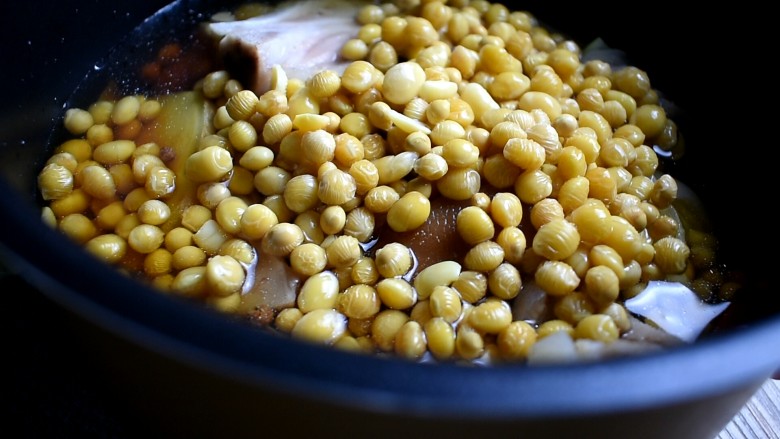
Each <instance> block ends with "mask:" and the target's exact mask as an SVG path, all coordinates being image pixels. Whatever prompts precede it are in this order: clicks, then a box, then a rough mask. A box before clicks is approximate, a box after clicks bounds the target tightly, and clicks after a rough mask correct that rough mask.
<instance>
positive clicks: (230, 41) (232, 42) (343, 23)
mask: <svg viewBox="0 0 780 439" xmlns="http://www.w3.org/2000/svg"><path fill="white" fill-rule="evenodd" d="M360 4H361V2H358V1H353V0H329V1H311V0H309V1H301V2H297V1H296V2H289V3H284V4H282V5H280V6H279V7H277V8H276V9H274V10H273V11H272V12H270V13H268V14H265V15H260V16H258V17H254V18H250V19H247V20H241V21H228V22H215V23H210V24H209V25H208V28H209V31H210V32H211V33H212V34H213V35H215V36H216V37H217V38H220V41H219V54H220V56H221V57H222V59H223V61H224V62H225V66H226V67H227V69H228V70H229V71H230V72H231V74H232V75H233V76H234V77H237V78H238V79H239V80H241V81H242V83H243V84H244V86H245V87H247V88H251V89H252V90H253V91H254V92H255V93H256V94H258V95H260V94H262V93H265V92H266V91H268V90H269V88H270V82H271V69H272V68H273V66H274V65H279V66H281V67H282V68H283V69H284V71H285V73H287V76H288V77H289V78H298V79H301V80H304V81H305V80H307V79H309V78H310V77H311V76H312V75H314V74H315V73H317V72H318V71H320V70H323V69H331V70H334V71H336V72H338V73H339V74H341V73H343V71H344V68H345V67H346V66H347V64H348V62H346V61H345V60H343V59H342V58H341V57H340V51H341V48H342V46H343V45H344V43H346V42H347V41H348V40H349V39H351V38H355V37H356V36H357V32H358V30H359V29H360V25H359V24H358V23H357V21H356V20H355V14H356V13H357V11H358V6H359V5H360Z"/></svg>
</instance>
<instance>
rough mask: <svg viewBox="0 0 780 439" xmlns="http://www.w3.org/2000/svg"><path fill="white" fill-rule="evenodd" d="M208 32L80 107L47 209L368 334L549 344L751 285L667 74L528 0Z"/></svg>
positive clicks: (304, 317)
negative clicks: (133, 83)
mask: <svg viewBox="0 0 780 439" xmlns="http://www.w3.org/2000/svg"><path fill="white" fill-rule="evenodd" d="M201 31H202V33H201V34H199V36H200V37H203V38H204V39H205V41H206V42H207V43H210V44H206V45H205V46H204V45H200V46H198V49H197V50H196V49H195V48H187V47H182V46H180V45H178V44H177V43H169V44H167V45H165V46H163V47H162V49H160V56H159V57H158V59H156V60H153V61H151V62H150V63H148V64H146V65H145V66H144V67H143V68H142V72H141V74H142V77H143V78H145V79H146V80H147V81H148V82H149V87H148V89H149V90H154V91H155V93H149V94H146V95H145V94H141V93H138V92H128V91H122V90H121V87H119V86H116V85H115V86H112V87H109V88H107V89H106V91H105V93H104V94H103V96H101V97H100V98H98V100H96V101H95V102H94V103H93V104H92V105H90V106H89V107H88V108H69V109H68V110H67V111H66V112H65V117H64V122H63V123H64V128H65V129H66V131H67V132H68V133H69V134H70V135H71V137H72V138H70V139H69V140H66V141H64V142H62V143H60V144H59V145H58V146H57V147H56V150H55V152H54V154H53V155H52V156H51V157H50V158H49V160H48V161H47V163H46V164H45V166H44V167H43V169H42V170H41V172H40V174H39V177H38V183H39V187H40V192H41V195H42V197H43V199H44V200H45V201H46V206H45V207H44V208H43V218H44V220H45V221H46V222H47V223H49V224H51V225H52V227H56V228H58V229H59V230H61V231H62V232H63V233H65V234H66V235H68V236H69V237H71V238H72V239H74V240H75V241H77V242H79V243H81V244H83V245H84V247H85V248H86V249H87V250H88V251H90V252H91V253H92V254H94V255H95V256H96V257H98V258H99V259H102V260H103V261H105V262H107V263H110V264H114V265H116V266H117V267H119V268H120V269H122V270H124V271H126V272H128V273H130V274H132V275H137V276H138V277H139V278H141V279H145V280H148V281H149V282H150V283H151V285H153V286H155V287H156V288H158V289H160V290H161V291H165V292H168V293H170V294H174V295H179V296H184V297H188V298H192V299H194V300H200V301H203V302H205V303H207V304H209V305H211V306H213V307H214V308H216V309H218V310H221V311H224V312H226V313H231V314H234V315H238V316H243V317H246V318H248V319H249V320H250V321H252V322H254V323H256V324H257V325H259V326H262V327H264V328H265V327H267V328H273V329H275V330H276V331H277V332H281V333H289V334H291V335H292V337H295V338H299V339H303V340H308V341H311V342H317V343H323V344H327V345H333V346H335V347H337V348H341V349H347V350H352V351H356V352H364V353H379V354H394V355H398V356H401V357H405V358H409V359H413V360H419V361H427V360H435V361H460V362H465V363H489V362H496V361H528V362H529V363H532V364H538V363H544V362H551V361H553V362H554V361H570V360H575V359H591V358H604V357H607V356H611V355H621V354H632V353H637V352H647V351H648V350H652V349H659V348H662V347H664V346H669V345H675V344H678V343H682V342H684V341H691V340H692V339H694V338H696V336H698V334H699V333H700V332H701V331H702V330H704V328H705V327H706V325H707V324H708V322H709V321H710V319H711V318H713V317H714V316H715V315H717V314H718V313H719V312H720V311H722V309H723V307H724V306H725V305H724V304H721V305H720V306H718V307H716V308H713V307H712V306H711V305H709V303H721V302H725V301H727V300H729V299H730V298H731V297H732V295H733V293H734V291H735V290H736V289H738V287H739V285H738V284H737V283H735V282H732V281H731V280H730V278H729V277H728V273H727V272H725V271H724V270H723V268H722V267H721V266H720V265H719V264H718V261H717V259H716V254H715V251H716V240H715V238H714V237H713V236H712V235H710V234H708V233H707V232H706V231H704V229H703V228H702V226H701V222H700V221H698V220H697V218H696V216H697V213H696V212H694V213H691V212H688V211H687V209H686V208H685V206H686V205H685V204H681V203H680V202H679V201H678V200H677V198H678V191H681V190H683V189H684V186H682V185H681V183H679V182H678V181H676V180H675V178H674V177H673V176H671V175H668V174H665V173H664V171H663V160H664V157H671V158H674V156H675V155H676V154H678V153H679V150H680V148H679V145H678V143H679V142H680V140H679V139H678V134H677V127H676V125H675V123H674V122H673V121H672V119H671V118H670V117H667V112H666V109H665V104H664V102H663V101H662V99H661V97H660V96H659V93H658V92H656V91H655V90H654V89H653V88H652V87H651V83H650V79H649V78H648V75H647V74H646V73H645V72H644V71H642V70H640V69H639V68H637V67H633V66H621V65H617V64H609V63H607V62H605V61H603V60H599V59H586V58H585V56H586V54H584V53H583V51H582V49H581V48H580V46H579V45H578V44H577V43H575V42H573V41H570V40H567V39H565V38H564V37H563V36H561V35H559V34H557V33H553V32H551V31H549V30H547V29H546V28H544V27H543V26H541V25H540V24H538V23H537V22H536V20H535V19H534V17H533V16H532V15H531V14H530V13H527V12H517V11H510V10H509V9H508V8H507V7H506V6H503V5H501V4H498V3H493V4H491V3H488V2H484V1H471V2H469V1H452V2H449V3H446V4H445V3H443V2H439V1H428V2H414V1H412V2H408V1H404V2H394V3H384V4H373V3H372V4H366V3H363V4H360V5H356V4H355V3H342V2H324V3H323V2H295V3H292V4H283V5H281V6H279V7H276V8H272V7H269V6H264V5H256V4H248V5H244V6H242V7H240V8H238V9H236V10H235V11H233V12H231V13H222V14H217V15H216V16H214V18H213V19H212V20H211V21H210V22H209V23H204V26H203V29H201ZM199 41H204V40H199ZM204 47H206V48H207V49H209V51H208V52H207V51H206V50H204V49H203V48H204ZM205 53H209V54H210V55H209V56H213V57H214V58H213V59H212V58H208V59H209V61H208V62H205V61H204V57H205V56H206V55H204V54H205ZM204 66H209V67H213V68H211V69H210V71H208V72H207V71H204V70H205V68H204ZM188 78H189V79H197V82H196V83H195V85H194V86H193V87H192V89H191V90H181V89H180V87H179V86H180V85H181V84H186V82H187V79H188ZM667 107H668V106H667ZM648 285H652V286H653V288H647V286H648ZM654 291H662V292H664V293H663V294H658V295H655V296H656V297H655V298H657V299H663V298H664V297H667V296H665V295H664V294H671V295H672V296H675V297H681V296H685V297H687V299H689V301H690V299H691V298H693V299H694V300H693V303H694V305H695V306H696V307H697V308H701V309H703V310H704V312H703V315H705V316H706V318H703V319H701V320H700V321H699V322H693V321H692V320H684V321H683V325H682V327H683V329H684V331H682V332H680V331H676V330H674V329H673V328H672V327H671V326H668V325H664V322H663V321H662V320H664V319H665V318H670V316H672V315H674V314H675V313H676V314H678V315H680V316H681V317H680V318H685V315H687V314H689V312H690V311H691V309H689V308H688V307H685V308H682V309H681V308H679V307H676V308H675V307H671V308H669V307H666V306H665V304H666V303H669V301H667V300H658V301H656V302H655V303H654V300H653V299H654V293H653V292H654ZM678 303H687V302H685V301H680V302H678ZM632 304H635V305H636V306H632ZM646 310H649V311H648V312H645V311H646ZM642 316H644V317H642Z"/></svg>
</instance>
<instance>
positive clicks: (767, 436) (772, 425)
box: [715, 380, 780, 439]
mask: <svg viewBox="0 0 780 439" xmlns="http://www.w3.org/2000/svg"><path fill="white" fill-rule="evenodd" d="M777 438H780V381H775V380H769V381H767V382H766V383H765V384H764V385H763V386H762V387H761V388H760V389H759V390H758V392H756V394H755V395H753V397H752V398H751V399H750V401H748V403H747V404H745V407H743V408H742V410H741V411H740V412H739V413H738V414H737V415H736V416H734V419H732V420H731V422H729V425H727V426H726V428H724V429H723V431H721V432H720V434H719V435H718V436H717V437H716V438H715V439H777Z"/></svg>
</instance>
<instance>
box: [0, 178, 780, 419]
mask: <svg viewBox="0 0 780 439" xmlns="http://www.w3.org/2000/svg"><path fill="white" fill-rule="evenodd" d="M5 186H6V183H5V182H4V181H3V180H2V179H0V194H2V195H0V199H2V200H3V201H2V203H3V204H4V205H9V204H8V203H12V204H11V205H15V206H17V208H15V209H12V210H10V211H9V212H7V213H6V214H5V215H2V216H0V218H1V219H0V231H2V235H0V236H1V237H2V241H1V242H2V245H0V249H2V251H0V254H3V256H5V261H6V263H7V264H8V265H9V266H10V267H11V268H12V269H13V270H14V271H16V272H17V273H19V274H20V275H21V276H22V277H24V278H25V279H27V280H28V281H29V282H30V283H31V284H33V286H35V287H37V288H38V289H39V290H40V291H41V292H42V293H44V294H45V295H46V296H48V297H49V298H50V299H52V300H54V301H55V302H57V303H59V304H60V305H62V306H64V307H65V308H67V309H69V310H70V311H72V312H74V313H75V314H77V315H79V316H81V317H82V318H85V319H86V320H88V321H90V322H92V323H94V324H96V325H97V326H98V327H100V328H102V329H104V330H107V331H109V332H110V333H113V334H114V335H117V336H119V337H120V338H123V339H125V340H128V341H130V342H132V343H134V344H137V345H139V346H141V347H143V348H145V349H149V350H151V351H153V352H156V353H157V354H159V355H162V356H164V357H168V358H170V359H174V360H177V361H179V362H182V363H183V364H185V365H186V366H189V367H195V368H197V369H201V370H203V371H207V372H209V373H213V374H216V375H219V376H223V377H226V378H229V379H232V380H236V381H239V382H242V383H246V384H249V385H251V386H255V387H258V388H261V389H268V390H272V391H279V392H284V393H289V394H291V395H295V396H298V397H303V398H306V399H312V400H322V401H327V402H328V403H330V404H335V405H341V406H345V407H353V408H359V409H361V410H370V411H376V412H391V413H392V412H399V413H400V412H403V413H407V414H408V413H410V412H412V413H415V414H417V415H418V416H434V417H455V416H457V417H459V418H464V417H480V418H506V417H512V418H517V417H543V416H564V415H572V414H579V415H587V414H593V413H604V412H622V411H633V410H642V409H646V408H649V407H653V406H660V405H665V404H669V403H673V402H682V401H685V400H692V399H698V398H706V397H708V396H711V395H715V394H717V393H719V392H723V391H726V390H728V389H732V388H736V387H738V386H741V385H745V384H747V383H750V382H758V381H759V380H761V381H763V380H764V379H766V378H768V377H769V376H770V375H771V374H772V372H773V371H774V370H775V369H776V368H777V366H778V365H780V350H772V349H767V348H768V347H770V346H772V343H773V342H775V341H776V340H777V338H778V337H780V316H775V317H772V318H769V319H766V320H762V321H759V322H756V323H755V324H752V325H749V326H745V327H741V328H737V329H734V330H732V331H730V332H729V333H726V334H722V335H716V336H712V337H710V338H707V339H704V340H701V341H699V342H696V343H694V344H692V345H690V346H684V347H679V348H671V349H667V350H664V351H661V352H658V353H649V354H642V355H639V356H630V357H622V358H616V359H609V360H604V361H598V362H592V363H575V364H561V365H544V366H541V365H540V366H527V365H518V364H515V365H511V364H507V365H504V364H502V365H494V366H488V367H482V366H476V367H472V366H463V365H455V364H436V365H432V364H421V363H415V362H411V361H407V360H403V359H399V358H381V357H379V356H373V355H371V356H369V355H361V354H353V353H348V352H342V351H339V350H337V349H333V348H329V347H322V346H317V345H312V344H309V343H305V342H301V341H297V340H293V339H290V338H288V337H282V336H279V335H274V334H270V333H267V332H265V331H262V330H258V329H257V328H254V327H250V326H249V324H247V323H245V322H243V321H240V322H239V321H236V320H235V319H234V318H231V317H228V316H225V315H221V314H220V313H217V312H214V311H213V310H209V309H207V308H206V307H205V306H204V305H201V304H197V303H192V302H190V301H186V300H183V299H181V298H179V297H176V296H170V295H165V294H160V293H159V292H158V291H155V290H153V289H152V288H151V287H148V286H146V285H144V284H143V283H141V282H139V281H135V280H133V279H130V278H129V277H127V276H125V275H123V274H120V273H119V272H118V271H117V270H116V269H114V268H113V267H110V266H108V265H104V264H102V263H99V262H98V261H97V260H96V259H94V258H93V257H92V256H91V255H89V254H88V253H87V252H85V251H83V250H82V249H81V248H80V247H78V246H77V245H76V244H74V243H72V242H71V241H70V240H68V239H67V238H66V237H64V236H63V235H61V234H60V233H58V232H56V231H55V230H53V229H50V228H48V227H47V226H45V225H44V224H43V223H42V222H41V221H38V220H37V219H36V218H35V215H34V209H33V208H32V206H30V203H29V201H25V200H23V199H21V196H20V195H19V194H17V193H15V191H14V190H12V189H10V187H5ZM44 255H45V257H43V256H44ZM85 272H89V273H90V274H93V276H91V277H89V278H88V277H87V276H84V274H83V273H85ZM724 360H725V361H724Z"/></svg>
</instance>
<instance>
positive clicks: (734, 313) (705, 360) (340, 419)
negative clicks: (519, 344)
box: [0, 0, 780, 439]
mask: <svg viewBox="0 0 780 439" xmlns="http://www.w3.org/2000/svg"><path fill="white" fill-rule="evenodd" d="M653 5H654V6H653V8H647V9H646V10H639V9H636V8H635V9H632V10H628V9H622V8H614V9H613V8H610V7H609V6H610V5H606V4H599V5H598V6H595V5H593V4H588V5H576V6H561V5H559V4H555V5H551V4H550V3H549V2H533V1H531V2H527V3H523V4H520V5H515V4H510V7H513V8H518V9H526V10H529V11H532V12H533V13H534V14H535V15H536V16H537V17H538V18H540V19H541V20H542V21H543V22H546V23H549V24H550V25H551V26H553V27H555V28H557V29H560V30H562V31H565V32H566V33H567V34H568V35H570V36H571V37H572V38H573V39H575V40H577V41H579V42H580V43H581V44H583V45H584V44H586V43H587V42H589V41H591V40H593V39H594V38H595V37H599V36H600V37H602V38H603V39H604V41H605V42H606V43H607V44H608V45H609V46H611V47H615V48H619V49H622V50H624V51H625V52H626V53H628V54H629V59H630V60H631V62H632V63H633V64H635V65H637V66H639V67H641V68H643V69H645V70H647V71H648V73H649V75H650V78H651V80H652V81H653V85H654V87H655V88H657V89H659V90H662V91H664V92H665V93H666V95H667V96H668V97H669V98H670V99H671V100H673V101H674V102H675V103H676V104H677V105H678V106H679V107H680V108H682V109H683V110H684V112H683V113H682V114H681V115H680V118H679V125H680V130H681V132H683V133H684V135H685V139H686V144H687V150H686V152H685V155H684V157H683V158H682V159H680V160H678V161H676V162H675V163H674V164H673V165H669V166H670V167H671V168H673V169H672V171H673V172H674V175H677V176H678V177H679V179H680V180H681V181H683V182H685V183H686V184H687V185H689V186H691V187H692V188H693V189H694V191H695V192H697V193H698V194H699V195H700V196H701V198H702V201H703V204H704V206H705V207H706V210H707V212H708V214H709V216H710V218H711V220H712V225H713V228H714V231H715V233H716V234H717V236H719V237H720V240H721V246H720V252H721V253H722V255H723V259H724V261H726V263H727V264H729V265H730V266H731V267H732V268H733V269H734V270H735V271H737V272H740V273H742V279H743V280H744V283H745V285H746V288H745V291H744V294H743V297H742V298H741V299H740V301H738V302H735V303H734V304H733V305H732V306H731V307H730V309H729V311H728V312H727V313H726V314H725V315H724V316H723V318H721V321H722V322H721V323H722V325H721V326H722V327H723V329H722V330H719V331H717V332H715V333H714V334H713V335H711V336H709V337H707V338H705V339H703V340H701V341H700V342H698V343H696V344H694V345H692V346H686V347H681V348H675V349H670V350H668V351H665V352H662V353H655V354H648V355H643V356H640V357H632V358H621V359H614V360H608V361H603V362H598V363H591V364H576V365H557V366H539V367H527V366H522V365H500V366H495V367H489V368H482V367H464V366H456V365H451V364H440V365H431V364H415V363H410V362H406V361H402V360H397V359H392V358H391V359H388V358H377V357H368V356H357V355H352V354H349V353H345V352H340V351H336V350H333V349H325V348H320V347H318V346H312V345H308V344H303V343H299V342H297V341H293V340H288V339H285V338H281V337H277V336H272V335H269V334H266V333H262V332H258V331H257V330H256V329H253V328H250V327H248V326H247V325H245V324H243V323H241V322H236V321H233V320H231V319H229V318H227V317H225V316H222V315H218V314H215V313H213V312H211V311H209V310H207V309H204V308H202V307H200V306H198V305H196V304H193V303H190V302H185V301H182V300H179V299H177V298H175V297H170V296H166V295H162V294H159V293H158V292H155V291H152V290H150V289H149V288H147V287H145V286H143V285H141V284H140V283H137V282H135V281H133V280H131V279H130V278H128V277H126V276H124V275H122V274H120V273H119V272H117V271H116V270H114V269H112V268H109V267H106V266H104V265H101V264H99V263H97V262H96V261H95V260H94V259H92V257H91V256H89V255H88V254H86V253H85V252H83V251H82V250H81V249H80V248H79V247H78V246H76V245H75V244H73V243H72V242H70V241H69V240H67V239H66V238H64V237H63V236H62V235H60V234H59V233H57V232H55V231H53V230H51V229H49V228H47V227H45V226H44V225H43V224H42V223H41V222H40V221H39V217H40V205H39V204H38V197H37V194H36V191H35V187H34V183H35V176H36V175H37V172H38V171H39V169H40V167H41V164H42V163H43V161H44V160H45V158H46V156H47V154H49V153H50V151H51V149H50V146H49V136H50V133H51V132H52V129H53V128H54V127H55V125H56V124H57V123H58V122H57V119H58V118H60V117H61V116H62V113H63V111H64V110H63V104H64V103H65V101H66V100H68V99H69V98H70V97H71V92H72V91H73V90H74V89H76V88H77V86H78V87H79V90H78V92H77V93H76V94H75V95H73V99H75V100H74V102H79V99H81V100H82V101H81V102H89V101H90V100H91V99H94V96H96V95H95V94H94V93H97V91H99V88H94V89H93V88H92V86H90V85H89V84H90V82H87V83H84V84H82V83H81V80H82V78H84V76H85V75H87V74H90V75H91V77H93V78H94V77H97V78H100V77H101V75H103V74H111V72H113V71H116V69H118V68H121V67H128V68H129V67H130V66H134V65H136V63H137V62H138V60H139V59H144V58H145V57H149V56H151V55H153V54H154V51H155V50H156V49H157V47H158V46H156V45H155V44H152V43H150V41H155V40H156V39H158V38H162V37H168V36H180V35H183V34H184V32H186V30H187V29H189V26H190V25H191V24H192V23H193V22H196V21H198V20H201V19H203V18H204V17H207V16H208V15H203V14H201V12H204V13H208V12H213V11H215V10H218V6H219V5H218V2H214V1H181V2H178V3H175V4H172V5H169V6H165V8H164V9H162V10H161V12H159V13H158V14H157V15H155V16H153V17H152V18H151V19H149V20H146V21H144V19H145V18H146V17H148V16H151V15H152V14H153V13H154V12H155V11H156V10H157V9H159V8H160V7H163V6H164V2H161V1H147V2H125V3H121V4H120V3H115V2H112V3H105V2H97V1H86V0H84V1H80V0H76V1H63V2H59V3H58V4H57V6H56V8H55V7H54V6H52V5H51V4H48V3H45V2H36V1H29V2H16V3H14V4H13V6H11V5H9V4H8V3H7V2H6V3H3V4H2V6H0V10H2V12H3V13H2V16H4V17H11V18H12V19H10V20H8V22H7V23H6V24H5V25H4V26H2V27H0V32H2V44H3V51H2V54H3V58H4V59H5V60H6V62H5V63H4V67H3V68H2V69H0V74H2V81H0V84H3V88H4V97H3V99H2V102H1V103H0V104H1V105H2V112H1V113H0V148H1V150H0V169H2V171H3V172H2V178H1V179H0V205H1V206H3V207H4V208H3V213H2V214H1V215H0V237H1V238H2V241H0V254H1V255H2V256H3V262H4V263H5V264H6V265H7V266H8V267H10V269H11V270H12V271H13V272H15V273H18V274H19V275H20V276H22V277H23V278H24V279H25V280H26V281H27V282H29V283H31V284H32V285H34V286H35V287H36V288H37V289H38V290H40V291H42V292H43V293H44V294H45V295H46V296H47V297H49V298H51V299H52V300H53V301H55V302H57V303H59V304H61V305H62V306H63V307H64V308H65V309H67V310H69V311H72V312H73V313H74V314H75V315H77V316H79V317H80V318H82V320H83V321H84V322H86V323H84V324H83V325H81V326H79V329H78V331H79V332H78V334H79V335H80V336H81V337H83V340H85V341H86V343H88V344H89V346H90V350H91V353H92V355H94V358H93V360H94V361H96V362H97V364H99V365H100V367H101V369H102V370H104V371H105V372H106V375H107V376H109V377H111V378H112V381H111V385H112V386H114V390H113V392H114V393H117V394H121V395H122V398H123V399H124V400H125V401H127V409H128V411H129V413H132V414H133V416H134V422H136V423H137V425H138V426H143V428H144V431H147V432H148V431H156V432H158V433H159V434H160V435H177V436H178V435H181V436H186V437H200V436H209V437H213V436H219V437H232V436H237V437H244V436H262V435H269V434H270V435H272V436H276V435H281V434H285V435H289V436H303V435H304V434H318V435H325V436H339V437H352V436H357V437H384V436H387V437H390V436H397V435H404V436H406V437H431V436H434V435H436V436H442V437H476V436H482V435H488V434H490V435H495V436H496V437H529V438H530V437H577V438H581V437H598V438H612V437H614V438H626V437H631V438H685V439H692V438H702V439H709V438H711V437H713V436H714V435H715V434H716V433H717V432H718V431H720V430H721V429H722V428H723V427H724V426H725V425H726V423H727V422H728V421H729V420H730V419H731V417H732V416H733V415H734V414H736V412H737V411H738V410H739V409H740V408H741V407H742V405H743V404H744V403H745V402H746V401H747V400H748V398H749V397H750V396H751V395H752V394H753V393H754V392H755V390H756V389H758V387H759V386H760V385H761V384H762V383H763V382H764V381H765V380H766V379H767V378H769V377H770V376H771V375H772V373H773V371H775V370H776V369H777V368H778V367H779V366H780V349H778V347H777V340H778V339H780V308H778V306H777V304H776V303H775V302H772V301H770V300H769V298H770V297H772V295H773V292H774V290H775V285H774V283H772V282H771V281H773V280H774V279H773V278H772V277H771V276H770V274H769V273H771V271H770V263H771V262H770V261H769V259H765V258H763V257H761V256H759V253H760V252H759V250H758V248H757V247H756V244H757V243H759V242H765V243H771V239H767V238H764V237H762V235H761V232H762V230H763V228H764V227H769V225H768V224H764V223H762V221H760V218H761V215H767V214H766V213H760V212H758V213H757V212H756V210H755V209H756V208H755V207H753V206H760V205H761V204H753V203H758V202H760V196H761V194H760V192H761V191H760V189H759V188H761V187H765V186H762V185H763V184H764V183H765V181H762V178H763V179H766V180H768V178H769V177H768V176H766V175H767V174H768V172H766V171H765V170H764V169H768V167H769V165H770V163H765V162H761V161H755V162H749V161H747V160H742V159H741V157H748V156H747V155H743V154H738V152H739V148H735V147H734V146H733V140H732V139H731V138H730V137H729V134H728V133H727V132H726V127H725V124H724V120H723V119H724V118H725V117H726V116H725V115H724V114H723V113H721V112H720V111H719V109H722V110H723V111H724V112H728V111H737V110H736V107H729V105H731V106H733V105H736V102H733V101H729V100H728V99H724V97H723V94H724V90H723V89H724V87H725V86H721V87H719V88H717V89H712V88H711V86H710V85H705V84H706V83H707V79H711V78H712V77H713V76H716V75H724V74H725V73H724V71H723V69H722V64H720V62H719V61H718V60H719V59H721V58H720V55H721V50H722V49H721V48H720V47H719V46H717V45H715V44H714V43H710V42H708V41H705V40H704V39H702V38H700V36H701V35H704V34H703V32H704V31H705V30H707V31H709V28H710V24H711V23H716V22H726V21H728V22H729V23H732V24H733V23H735V22H739V19H738V17H735V16H730V17H728V20H726V19H725V18H726V17H720V19H723V20H722V21H719V17H711V18H709V19H708V20H701V19H700V18H699V16H698V12H697V11H695V10H694V11H691V12H682V11H678V10H676V9H674V5H672V4H671V2H669V3H666V2H661V3H658V2H656V3H654V4H653ZM623 7H625V6H623ZM732 12H733V11H732ZM695 14H696V15H695ZM136 26H139V27H136ZM731 31H733V32H734V33H735V34H737V33H738V32H739V30H736V29H734V28H731ZM128 35H129V36H128ZM120 41H121V42H120ZM117 43H119V46H115V45H116V44H117ZM113 47H116V48H115V49H114V50H113V51H110V49H111V48H113ZM718 77H720V76H718ZM80 84H81V85H80ZM102 85H103V84H99V86H100V87H102ZM90 93H93V94H90ZM751 157H752V156H751ZM670 172H671V171H670ZM762 176H764V177H762ZM744 209H748V210H749V212H745V211H744Z"/></svg>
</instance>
